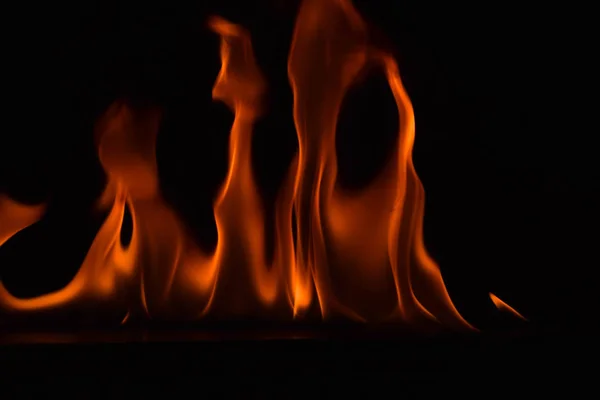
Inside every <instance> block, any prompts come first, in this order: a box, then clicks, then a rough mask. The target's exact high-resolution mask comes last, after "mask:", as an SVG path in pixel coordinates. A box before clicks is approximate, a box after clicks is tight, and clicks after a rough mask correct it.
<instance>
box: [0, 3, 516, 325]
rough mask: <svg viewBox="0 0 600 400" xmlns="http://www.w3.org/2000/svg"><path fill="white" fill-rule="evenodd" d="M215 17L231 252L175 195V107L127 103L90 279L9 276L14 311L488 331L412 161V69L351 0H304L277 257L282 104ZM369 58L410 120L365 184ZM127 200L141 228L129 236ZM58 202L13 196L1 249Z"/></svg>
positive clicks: (232, 32) (107, 153) (104, 123)
mask: <svg viewBox="0 0 600 400" xmlns="http://www.w3.org/2000/svg"><path fill="white" fill-rule="evenodd" d="M208 25H209V27H210V29H211V30H212V31H213V32H215V33H216V34H217V35H219V37H220V40H221V47H220V58H221V70H220V72H219V75H218V76H217V78H216V81H215V84H214V86H213V90H212V96H213V98H214V99H215V100H216V101H222V102H223V103H225V104H226V105H227V106H228V107H229V109H230V110H231V111H232V112H233V114H234V121H233V125H232V127H231V135H230V139H229V163H228V172H227V176H226V178H225V181H224V182H223V184H222V186H221V188H220V190H219V193H218V195H217V196H216V198H215V199H214V203H213V205H214V206H213V209H214V218H215V222H216V227H217V234H218V241H217V245H216V248H215V249H214V250H213V251H212V252H210V253H206V252H204V251H202V250H201V249H200V247H199V246H198V245H197V243H195V240H194V239H193V237H192V236H191V235H190V234H189V232H188V228H187V227H186V224H185V222H184V221H183V220H182V218H181V216H180V215H179V214H178V213H177V211H176V210H174V209H173V208H172V207H171V206H170V205H169V204H168V203H167V201H166V200H165V199H164V198H163V196H162V194H161V189H160V182H159V178H158V176H159V174H158V164H157V159H156V143H157V135H158V132H159V130H160V121H161V113H160V112H159V111H158V110H152V109H138V108H134V107H132V106H131V105H128V104H127V103H125V102H121V101H117V102H115V103H114V104H113V105H112V106H111V107H110V108H109V109H108V110H107V111H106V113H105V114H104V116H103V117H102V118H101V119H100V121H98V124H97V128H96V143H97V149H98V157H99V160H100V163H101V165H102V167H103V168H104V171H105V173H106V176H107V184H106V189H105V191H104V193H103V195H102V197H101V198H100V199H99V205H100V206H101V207H102V208H105V209H107V210H108V216H107V217H106V220H105V221H104V224H103V225H102V227H101V228H100V230H99V231H98V233H97V235H96V237H95V239H94V241H93V243H92V245H91V247H90V249H89V251H88V253H87V256H86V257H85V260H84V262H83V264H82V265H81V267H80V269H79V271H78V273H77V274H76V276H75V277H74V279H73V280H72V281H71V282H70V283H69V284H68V285H66V286H65V287H64V288H63V289H61V290H58V291H56V292H54V293H49V294H46V295H42V296H39V297H36V298H30V299H19V298H16V297H14V296H13V295H11V294H10V293H9V292H8V291H7V290H6V289H5V288H4V287H3V286H1V284H0V309H2V310H3V311H8V312H12V313H17V314H19V313H25V312H32V313H33V312H39V311H47V310H63V309H70V308H72V307H75V306H77V307H81V306H82V304H83V305H85V304H93V305H97V304H99V303H103V304H105V305H107V306H109V305H110V306H114V305H115V304H118V305H119V307H120V308H119V310H123V314H122V317H120V318H122V320H121V323H122V324H125V323H127V322H128V321H130V320H131V319H132V318H138V317H145V318H158V319H195V318H200V317H204V316H207V315H214V316H216V317H219V318H221V317H223V318H225V317H247V316H252V317H254V316H260V317H267V318H275V319H278V320H282V319H292V318H302V317H308V316H309V315H311V310H312V311H314V312H316V313H317V314H318V313H320V315H321V317H322V318H323V319H329V318H333V317H336V316H343V317H345V318H350V319H354V320H357V321H368V322H371V321H389V320H400V321H403V322H405V323H409V324H414V325H422V324H426V325H427V324H437V323H440V324H442V325H446V326H449V327H453V328H459V329H474V328H473V327H472V326H471V325H470V324H469V323H468V322H466V321H465V320H464V319H463V318H462V316H461V315H460V314H459V312H458V311H457V309H456V308H455V307H454V305H453V303H452V301H451V299H450V296H449V294H448V292H447V290H446V287H445V285H444V282H443V280H442V276H441V273H440V270H439V268H438V266H437V265H436V263H435V262H434V261H433V260H432V259H431V257H430V256H429V255H428V253H427V250H426V248H425V245H424V243H423V215H424V190H423V186H422V184H421V182H420V180H419V177H418V176H417V173H416V171H415V167H414V165H413V162H412V149H413V144H414V139H415V118H414V113H413V108H412V104H411V101H410V99H409V97H408V95H407V93H406V91H405V89H404V87H403V84H402V81H401V78H400V73H399V70H398V65H397V64H396V62H395V60H394V59H393V58H392V57H391V56H390V55H389V54H387V53H384V52H382V51H380V50H379V49H377V48H374V47H372V46H371V45H370V44H369V36H368V29H367V26H366V24H365V23H364V22H363V20H362V19H361V17H360V16H359V15H358V13H357V11H356V10H355V9H354V8H353V6H352V4H351V2H350V1H349V0H304V2H303V3H302V5H301V7H300V11H299V14H298V17H297V21H296V27H295V32H294V36H293V40H292V44H291V49H290V54H289V60H288V61H289V62H288V75H289V80H290V83H291V88H292V91H293V94H294V122H295V126H296V133H297V137H298V141H299V152H298V154H297V155H296V156H295V157H294V159H293V160H292V162H291V163H290V165H289V171H288V174H287V177H286V179H285V180H284V183H283V185H282V187H281V188H280V190H279V194H278V197H277V199H276V202H275V209H274V213H275V218H274V224H275V226H274V227H273V228H274V232H275V235H274V239H273V240H274V243H273V246H272V248H273V249H274V250H273V257H269V255H268V254H267V253H266V252H267V250H266V249H267V248H268V247H269V246H267V245H268V244H269V243H267V239H266V234H265V231H266V228H267V227H266V226H265V224H266V221H267V220H268V219H267V218H266V217H265V213H266V210H265V209H264V206H263V199H262V197H261V194H260V192H259V190H258V187H257V183H256V180H255V177H254V170H253V167H252V151H251V143H252V135H253V125H254V123H255V121H256V119H257V118H258V117H259V116H261V115H262V113H263V112H266V110H264V108H263V97H264V95H265V94H266V92H267V90H268V88H267V84H266V79H265V78H264V76H263V75H262V72H261V71H260V69H259V67H258V64H257V62H256V60H255V56H254V52H253V48H252V44H251V38H250V34H249V33H248V32H247V31H246V30H245V29H244V28H243V27H241V26H238V25H235V24H232V23H230V22H228V21H226V20H224V19H222V18H219V17H214V18H212V19H210V21H209V24H208ZM369 66H375V67H377V68H378V69H379V71H380V72H381V73H383V74H384V75H385V77H386V78H387V82H388V84H389V88H390V90H391V93H392V94H393V96H394V99H395V102H396V105H397V109H398V113H399V122H400V124H399V126H400V128H399V132H398V137H397V145H396V147H395V149H394V152H393V154H392V156H391V157H390V159H389V160H388V162H387V164H386V167H385V168H384V169H383V171H382V172H381V173H380V174H379V176H378V177H377V178H376V179H374V180H373V181H372V182H371V183H370V185H369V186H368V187H367V188H366V189H362V190H360V191H358V192H352V193H350V192H347V191H344V190H342V189H340V188H339V187H338V185H337V173H338V171H337V168H338V167H337V155H336V148H335V135H336V125H337V120H338V115H339V111H340V108H341V105H342V101H343V100H344V97H345V95H346V92H347V91H348V89H349V88H350V87H351V86H352V85H353V84H354V83H355V81H356V79H357V77H358V76H359V74H360V73H361V72H363V71H364V70H365V68H367V67H369ZM198 173H203V171H198ZM126 207H127V208H128V210H129V212H130V214H131V216H132V220H133V229H132V237H131V241H130V242H129V244H128V245H127V246H123V245H122V243H121V240H120V235H121V228H122V224H123V219H124V216H125V209H126ZM43 211H44V207H43V206H24V205H20V204H18V203H16V202H14V201H12V200H10V199H8V198H7V197H1V196H0V222H1V225H0V245H2V244H3V243H4V242H5V241H6V240H9V238H10V237H11V236H13V235H14V234H16V233H17V232H18V231H20V230H22V229H24V228H26V227H27V226H29V225H30V224H32V223H34V222H35V221H37V220H39V219H40V218H41V217H42V214H43ZM294 216H295V218H296V222H297V224H296V232H294V228H293V224H292V219H293V217H294ZM294 233H296V235H295V237H296V239H295V242H294ZM269 259H272V261H270V262H269V261H267V260H269ZM490 296H491V297H492V300H493V301H494V303H495V304H496V305H497V306H498V307H499V308H505V309H509V310H511V311H512V312H513V313H516V315H518V316H520V314H518V313H517V312H516V311H514V309H512V308H510V307H508V306H507V305H506V304H505V303H503V302H501V300H499V299H498V298H497V297H495V296H493V295H492V294H490Z"/></svg>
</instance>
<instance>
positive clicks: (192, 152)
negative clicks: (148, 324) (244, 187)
mask: <svg viewBox="0 0 600 400" xmlns="http://www.w3.org/2000/svg"><path fill="white" fill-rule="evenodd" d="M297 4H298V2H297V1H293V0H288V1H285V0H281V1H277V0H256V1H237V2H236V1H233V0H231V1H209V2H204V3H202V2H177V1H170V2H166V1H164V2H160V3H159V2H156V1H149V2H142V3H134V2H131V1H121V2H116V1H102V2H79V3H73V4H68V5H67V4H60V3H58V4H57V3H52V4H47V5H44V6H41V7H40V6H37V5H36V6H31V8H28V9H24V10H18V11H12V10H11V11H10V12H8V13H7V14H6V17H7V18H8V19H9V21H7V24H6V25H5V29H8V32H7V34H6V35H5V37H4V39H3V40H5V41H7V43H6V46H5V47H4V49H3V52H4V57H3V66H4V70H5V72H4V73H3V75H2V76H3V78H2V79H3V81H4V83H3V87H4V89H3V96H4V98H5V104H6V105H5V106H4V113H5V123H4V126H3V132H2V134H1V140H0V192H6V193H8V194H10V195H11V196H13V197H14V198H15V199H18V200H21V201H25V202H30V203H35V202H39V201H45V200H49V201H50V208H49V211H48V213H47V215H46V216H45V218H44V220H43V221H41V222H40V223H38V224H36V225H34V226H32V227H31V228H29V229H28V230H27V231H25V232H22V234H20V235H19V236H18V237H15V238H14V240H11V241H10V242H9V243H6V244H5V245H4V246H3V247H2V248H1V249H0V274H1V277H2V280H3V282H4V284H5V285H6V287H8V288H9V289H10V290H11V292H12V293H14V294H15V295H19V296H32V295H35V294H40V293H44V292H48V291H51V290H56V289H58V288H60V287H62V286H64V285H65V284H66V283H67V282H68V281H69V280H70V279H71V278H72V276H73V275H74V274H75V272H76V271H77V268H78V267H79V265H80V264H81V261H82V260H83V257H84V256H85V253H86V251H87V249H88V247H89V244H90V243H91V241H92V239H93V237H94V235H95V233H96V232H97V229H98V227H99V225H100V223H101V222H102V217H103V216H102V215H98V214H97V213H94V212H93V211H92V210H93V203H94V201H95V200H96V199H97V197H98V195H99V194H100V193H101V191H102V188H103V184H104V177H103V173H102V170H101V168H100V166H99V163H98V161H97V158H96V150H95V148H94V143H93V126H94V121H95V120H96V119H97V118H98V117H99V116H100V115H101V114H102V112H103V111H104V110H105V109H106V107H107V106H108V105H109V104H110V103H111V102H112V101H113V100H115V99H117V98H123V97H124V98H127V99H129V100H130V101H131V102H132V103H134V104H136V105H139V106H145V105H149V104H157V105H160V106H161V107H162V108H163V110H164V112H165V114H164V120H163V123H162V128H161V131H160V133H159V137H158V163H159V168H160V174H161V176H160V178H161V185H162V189H163V191H164V194H165V197H166V198H167V199H168V201H169V202H171V204H173V206H174V207H175V208H176V209H177V210H178V211H179V212H180V213H181V214H182V215H183V216H184V217H185V219H186V220H187V221H188V222H189V225H190V227H191V228H192V229H193V230H194V232H195V233H196V235H197V237H198V241H199V243H201V244H202V245H204V246H206V247H207V248H210V247H211V246H213V245H214V243H215V240H216V236H215V227H214V221H213V220H212V199H213V198H214V196H215V194H216V191H217V189H218V187H219V185H220V184H221V182H222V181H223V179H224V177H225V172H226V167H227V165H226V163H227V141H228V131H229V128H230V125H231V122H232V114H231V112H230V111H229V110H228V109H227V108H226V107H225V106H224V105H222V104H218V103H214V102H213V101H212V99H211V88H212V85H213V83H214V80H215V78H216V76H217V73H218V70H219V67H220V63H219V54H218V37H217V36H216V35H215V34H213V33H211V32H210V31H209V30H208V29H207V28H206V23H205V21H206V18H207V16H209V15H214V14H217V15H221V16H223V17H225V18H227V19H229V20H230V21H232V22H235V23H239V24H242V25H243V26H244V27H246V28H247V29H248V30H249V31H250V32H251V34H252V38H253V46H254V49H255V53H256V56H257V59H258V62H259V64H260V67H261V69H262V71H263V72H264V74H265V76H266V77H267V79H268V82H269V99H268V111H267V113H266V114H265V116H264V117H263V119H262V120H261V121H260V122H259V123H258V124H257V125H256V129H255V139H254V150H253V151H254V155H255V156H254V162H255V166H256V173H257V177H258V180H259V184H260V185H261V188H262V190H263V191H264V195H265V200H266V205H267V206H268V205H269V204H270V201H272V197H273V194H274V193H275V190H276V189H277V187H278V185H279V183H280V181H281V179H282V177H283V173H284V171H285V170H286V168H285V167H286V166H287V163H289V161H290V160H291V157H292V155H293V154H294V151H296V146H297V142H296V136H295V132H294V126H293V120H292V95H291V90H290V88H289V84H288V80H287V68H286V63H287V55H288V51H289V44H290V39H291V34H292V30H293V24H294V18H295V12H296V7H297ZM355 4H356V6H357V8H358V9H359V10H360V12H361V13H362V15H363V16H364V17H365V19H366V20H367V21H368V22H369V23H371V24H373V26H375V27H377V29H378V31H379V34H380V36H381V37H383V38H386V40H385V43H386V45H387V46H388V48H389V49H390V50H391V51H393V53H394V55H395V56H396V58H397V59H398V62H399V66H400V71H401V75H402V78H403V80H404V84H405V87H406V89H407V91H408V93H409V96H410V97H411V99H412V102H413V105H414V108H415V114H416V123H417V137H416V143H415V149H414V159H415V165H416V168H417V172H418V173H419V176H420V178H421V179H422V181H423V184H424V186H425V191H426V196H427V197H426V208H425V215H426V216H425V242H426V244H427V246H428V249H429V251H430V252H431V254H432V256H433V257H434V259H435V260H437V261H438V262H439V264H440V268H441V269H442V273H443V276H444V279H445V282H446V285H447V288H448V290H449V293H450V295H451V297H452V299H453V301H454V302H455V304H456V306H457V308H458V309H459V311H460V312H461V313H462V314H463V315H464V316H465V317H466V318H467V319H468V320H469V321H471V322H472V323H474V324H475V325H477V326H479V327H482V328H486V327H493V326H496V325H495V324H497V323H498V319H499V318H501V317H499V316H498V313H497V312H496V311H495V309H494V307H493V305H492V303H491V301H490V300H489V298H488V296H487V293H488V292H490V291H491V292H493V293H495V294H496V295H498V296H499V297H500V298H502V299H503V300H505V301H506V302H508V303H509V304H511V305H512V306H514V307H515V308H516V309H518V310H519V311H520V312H521V313H522V314H523V315H525V316H526V317H528V318H529V319H530V320H531V321H532V322H533V323H537V324H542V325H551V326H574V325H577V324H582V325H589V324H596V320H597V318H596V317H595V315H596V303H597V301H595V296H594V294H595V290H596V287H597V284H596V281H595V279H594V273H595V269H596V267H597V265H598V262H597V252H596V251H595V245H596V244H597V243H598V233H597V226H598V206H597V204H598V196H599V194H600V188H599V185H598V182H599V179H598V178H599V175H598V169H597V168H595V164H596V161H595V157H594V153H595V148H594V146H593V145H592V144H591V143H589V141H588V143H586V140H587V138H588V137H591V135H592V132H593V131H592V129H590V128H589V127H585V129H581V127H579V126H578V124H577V122H578V121H580V119H581V118H580V116H578V115H577V114H572V111H573V109H576V108H575V107H574V106H575V103H576V102H579V101H581V100H580V98H574V97H569V96H567V95H565V91H564V89H565V88H566V87H567V86H569V85H573V83H574V81H575V80H576V79H577V77H578V75H579V74H581V72H580V71H574V69H573V68H569V67H572V66H573V63H574V62H575V61H574V58H573V54H574V53H577V52H578V51H579V50H580V48H582V47H583V45H582V44H581V42H579V41H577V40H578V39H576V38H574V36H576V35H574V34H573V31H572V30H570V31H569V33H571V35H570V36H567V35H566V34H565V32H566V28H565V27H564V24H565V20H566V18H567V17H566V13H563V12H562V10H560V9H559V10H556V9H555V10H549V9H546V8H539V7H538V8H536V7H533V6H528V7H524V6H520V7H519V8H516V7H514V6H512V5H510V4H505V3H502V6H500V5H498V6H495V5H485V6H483V5H481V6H480V5H477V4H474V3H470V4H468V5H466V4H465V5H460V4H457V3H454V2H453V3H452V4H451V5H450V4H445V5H439V4H438V5H434V4H424V3H423V2H416V1H372V0H371V1H368V0H364V1H358V0H357V1H355ZM571 22H572V23H574V24H575V25H576V26H577V28H578V29H579V28H585V26H584V25H585V24H584V23H583V22H582V20H574V21H571ZM578 46H579V47H578ZM584 51H585V49H584ZM576 110H577V112H578V114H579V115H581V114H582V113H583V108H581V109H576ZM396 129H397V114H396V111H395V108H394V104H393V99H392V98H391V94H390V93H389V90H388V89H386V86H385V82H384V81H383V79H382V77H381V76H380V77H377V76H375V77H373V78H372V79H369V80H368V81H366V82H365V83H364V84H363V85H362V86H360V87H358V88H357V89H356V90H353V91H352V93H350V94H349V95H348V97H347V102H346V104H345V107H344V110H343V111H342V115H341V119H340V123H339V127H338V151H339V157H340V173H341V179H342V183H343V184H344V185H348V186H354V187H357V186H360V185H362V184H364V183H365V182H367V181H368V180H369V178H370V177H373V176H374V174H375V173H376V171H377V167H378V166H380V165H381V164H382V163H383V159H384V156H385V152H386V149H388V148H389V142H390V137H393V135H394V133H395V132H396ZM374 138H376V139H377V140H374ZM584 139H586V140H584Z"/></svg>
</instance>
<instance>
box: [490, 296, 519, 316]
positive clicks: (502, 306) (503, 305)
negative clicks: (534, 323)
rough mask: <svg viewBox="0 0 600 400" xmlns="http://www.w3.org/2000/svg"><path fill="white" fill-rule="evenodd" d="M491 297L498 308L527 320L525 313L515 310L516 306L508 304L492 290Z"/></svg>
mask: <svg viewBox="0 0 600 400" xmlns="http://www.w3.org/2000/svg"><path fill="white" fill-rule="evenodd" d="M490 299H492V302H493V303H494V305H495V306H496V308H497V309H498V310H500V311H506V312H508V313H510V314H512V315H514V316H515V317H517V318H520V319H522V320H523V321H527V318H525V317H524V316H523V315H521V313H519V312H518V311H517V310H515V309H514V308H512V307H511V306H509V305H508V304H506V303H505V302H504V301H503V300H501V299H500V298H499V297H498V296H496V295H495V294H493V293H491V292H490Z"/></svg>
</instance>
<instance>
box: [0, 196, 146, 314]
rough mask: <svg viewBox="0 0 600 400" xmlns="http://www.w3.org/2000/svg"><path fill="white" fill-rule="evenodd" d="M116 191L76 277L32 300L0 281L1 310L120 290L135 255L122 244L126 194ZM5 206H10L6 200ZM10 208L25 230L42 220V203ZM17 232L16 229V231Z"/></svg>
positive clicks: (72, 302) (49, 305)
mask: <svg viewBox="0 0 600 400" xmlns="http://www.w3.org/2000/svg"><path fill="white" fill-rule="evenodd" d="M115 190H116V196H115V201H114V203H113V206H112V209H111V210H110V213H109V214H108V217H107V218H106V220H105V222H104V224H103V225H102V227H101V228H100V230H99V232H98V234H97V235H96V237H95V239H94V241H93V243H92V245H91V246H90V249H89V251H88V253H87V255H86V257H85V259H84V261H83V264H82V266H81V268H80V269H79V271H78V272H77V274H76V275H75V277H74V278H73V280H72V281H71V282H70V283H69V284H68V285H67V286H65V287H64V288H63V289H61V290H58V291H56V292H53V293H49V294H45V295H42V296H39V297H35V298H28V299H21V298H17V297H14V296H13V295H11V294H10V293H9V292H8V291H7V290H6V288H4V286H2V285H1V284H0V309H7V310H9V311H12V312H14V311H22V312H27V311H35V312H39V311H45V310H51V309H56V308H59V307H67V306H76V305H78V303H81V302H84V300H88V299H95V298H98V297H105V296H107V295H108V294H111V293H113V292H115V291H116V290H117V283H116V281H117V279H118V277H119V276H120V275H125V276H126V275H128V274H131V272H132V266H133V260H134V254H132V253H131V252H129V251H128V249H126V248H123V247H122V246H121V243H120V237H119V233H120V228H121V224H122V221H123V213H124V207H125V197H124V193H123V190H122V188H121V187H120V186H119V187H117V188H115ZM4 201H6V200H4ZM4 207H6V203H5V204H4V206H3V208H4ZM6 210H7V211H13V212H14V213H15V214H16V215H12V217H13V218H14V220H18V219H21V221H20V223H21V226H20V227H19V226H18V223H19V222H17V221H14V225H13V226H14V227H15V228H21V229H22V228H24V227H25V226H26V225H29V224H31V223H32V222H34V220H36V219H38V218H39V217H40V216H41V211H42V210H43V208H41V207H39V206H38V207H35V208H25V207H24V206H18V205H15V204H12V205H10V203H9V206H8V207H6ZM15 216H16V218H15ZM8 220H9V221H10V220H11V219H10V218H9V219H8ZM4 221H5V220H4V219H3V222H4ZM3 226H4V225H3ZM17 230H18V229H17ZM14 233H16V231H13V234H14ZM132 247H133V248H135V242H134V241H132Z"/></svg>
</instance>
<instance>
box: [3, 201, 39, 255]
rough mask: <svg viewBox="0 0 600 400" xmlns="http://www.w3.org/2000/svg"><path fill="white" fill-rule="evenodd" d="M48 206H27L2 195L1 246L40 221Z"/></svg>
mask: <svg viewBox="0 0 600 400" xmlns="http://www.w3.org/2000/svg"><path fill="white" fill-rule="evenodd" d="M45 211H46V206H45V205H43V204H41V205H26V204H21V203H19V202H16V201H15V200H13V199H11V198H9V197H7V196H5V195H2V194H0V221H2V225H0V246H2V245H3V244H4V243H5V242H6V241H7V240H8V239H10V238H11V237H12V236H14V235H15V234H17V233H18V232H20V231H21V230H23V229H25V228H27V227H28V226H29V225H32V224H34V223H36V222H37V221H39V219H40V218H41V217H42V215H43V214H44V212H45Z"/></svg>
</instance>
